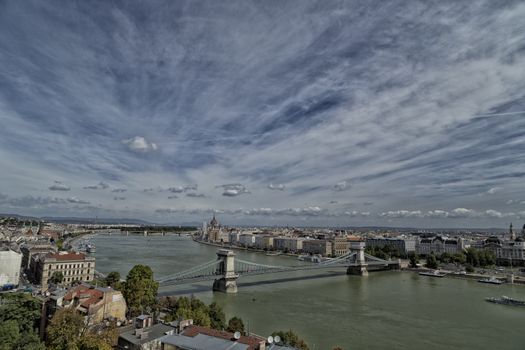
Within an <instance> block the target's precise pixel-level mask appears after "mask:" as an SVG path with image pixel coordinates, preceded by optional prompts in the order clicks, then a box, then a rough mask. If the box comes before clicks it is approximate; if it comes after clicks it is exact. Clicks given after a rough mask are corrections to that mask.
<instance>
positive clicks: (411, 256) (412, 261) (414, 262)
mask: <svg viewBox="0 0 525 350" xmlns="http://www.w3.org/2000/svg"><path fill="white" fill-rule="evenodd" d="M408 259H409V260H410V267H412V268H416V267H417V263H418V261H419V257H418V256H417V254H416V253H410V254H409V256H408Z"/></svg>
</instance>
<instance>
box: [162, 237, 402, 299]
mask: <svg viewBox="0 0 525 350" xmlns="http://www.w3.org/2000/svg"><path fill="white" fill-rule="evenodd" d="M350 248H351V250H350V252H349V253H348V254H346V255H342V256H339V257H337V258H333V259H329V260H326V261H323V262H320V263H312V264H307V265H306V264H301V265H295V266H276V265H265V264H259V263H255V262H251V261H246V260H242V259H237V258H235V253H234V252H233V251H232V250H227V249H220V250H219V251H218V252H217V259H214V260H212V261H208V262H206V263H203V264H200V265H198V266H195V267H192V268H190V269H188V270H186V271H181V272H178V273H175V274H172V275H169V276H165V277H162V278H160V279H158V282H159V283H160V285H161V286H170V285H182V284H188V283H195V282H201V281H209V280H213V281H214V282H213V290H214V291H220V292H225V293H236V292H237V279H238V278H239V277H242V276H253V275H263V274H273V273H282V272H292V271H316V270H321V269H327V268H337V267H343V268H346V269H347V273H348V274H352V275H361V276H366V275H368V269H372V270H385V269H397V268H399V261H398V260H397V261H393V260H383V259H379V258H377V257H375V256H372V255H369V254H366V253H365V251H364V249H365V244H364V242H356V243H352V244H351V247H350Z"/></svg>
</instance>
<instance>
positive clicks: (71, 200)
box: [67, 197, 90, 204]
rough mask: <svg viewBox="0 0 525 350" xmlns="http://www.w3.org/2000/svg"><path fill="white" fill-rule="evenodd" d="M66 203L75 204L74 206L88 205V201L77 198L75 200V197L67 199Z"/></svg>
mask: <svg viewBox="0 0 525 350" xmlns="http://www.w3.org/2000/svg"><path fill="white" fill-rule="evenodd" d="M67 201H68V202H69V203H76V204H90V202H88V201H84V200H82V199H79V198H77V197H69V198H68V199H67Z"/></svg>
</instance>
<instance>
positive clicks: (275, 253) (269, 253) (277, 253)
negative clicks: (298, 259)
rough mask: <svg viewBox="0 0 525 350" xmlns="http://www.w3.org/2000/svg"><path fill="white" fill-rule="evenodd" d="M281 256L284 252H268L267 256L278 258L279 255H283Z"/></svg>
mask: <svg viewBox="0 0 525 350" xmlns="http://www.w3.org/2000/svg"><path fill="white" fill-rule="evenodd" d="M281 254H282V252H268V253H266V254H265V255H266V256H278V255H281Z"/></svg>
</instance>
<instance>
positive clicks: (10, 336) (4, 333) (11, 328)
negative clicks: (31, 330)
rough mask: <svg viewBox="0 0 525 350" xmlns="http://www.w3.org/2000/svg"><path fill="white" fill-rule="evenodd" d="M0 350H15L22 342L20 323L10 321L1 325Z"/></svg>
mask: <svg viewBox="0 0 525 350" xmlns="http://www.w3.org/2000/svg"><path fill="white" fill-rule="evenodd" d="M0 339H1V340H2V341H1V342H0V350H10V349H15V348H16V344H18V341H19V340H20V329H19V328H18V322H16V321H15V320H9V321H5V322H2V323H1V324H0Z"/></svg>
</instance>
